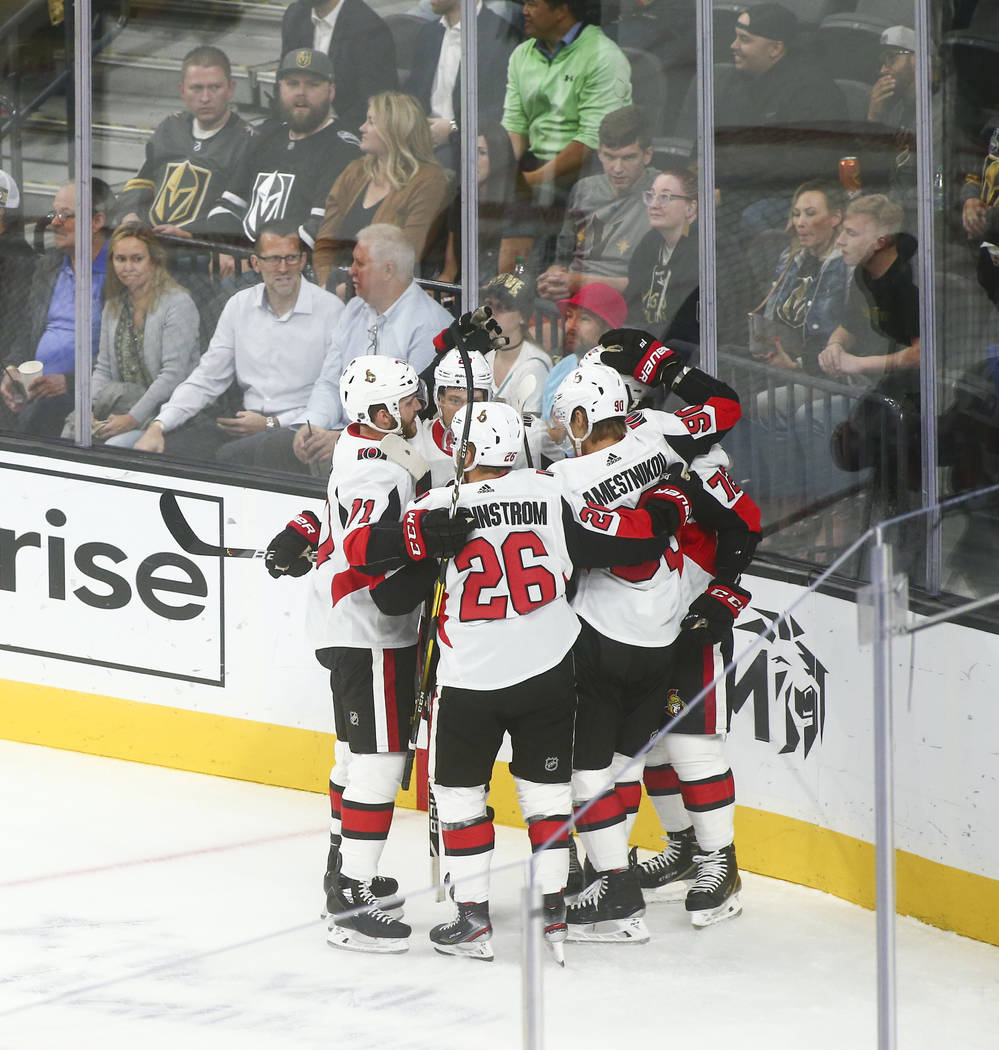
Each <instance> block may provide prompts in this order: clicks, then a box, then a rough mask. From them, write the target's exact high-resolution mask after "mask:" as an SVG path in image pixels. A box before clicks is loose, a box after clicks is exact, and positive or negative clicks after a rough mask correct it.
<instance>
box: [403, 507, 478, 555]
mask: <svg viewBox="0 0 999 1050" xmlns="http://www.w3.org/2000/svg"><path fill="white" fill-rule="evenodd" d="M474 527H475V518H474V517H473V515H472V512H471V511H470V510H467V509H466V508H465V507H459V508H458V509H457V511H456V512H455V515H454V517H453V518H452V517H449V516H448V512H447V511H446V510H445V509H444V508H443V507H438V508H436V509H435V510H408V511H406V513H405V514H404V515H403V516H402V542H403V545H404V547H405V549H406V554H407V556H408V557H409V559H410V561H423V559H424V558H453V557H454V556H455V555H456V554H457V553H458V552H459V551H460V550H462V548H463V547H464V546H465V541H466V539H467V538H468V534H469V533H470V532H471V531H472V529H473V528H474Z"/></svg>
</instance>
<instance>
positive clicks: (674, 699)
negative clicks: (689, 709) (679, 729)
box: [666, 689, 687, 718]
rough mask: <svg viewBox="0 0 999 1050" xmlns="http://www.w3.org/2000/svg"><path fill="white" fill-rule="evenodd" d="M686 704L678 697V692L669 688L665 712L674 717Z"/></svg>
mask: <svg viewBox="0 0 999 1050" xmlns="http://www.w3.org/2000/svg"><path fill="white" fill-rule="evenodd" d="M686 706H687V705H686V704H685V703H684V702H683V701H682V700H681V699H680V694H679V693H678V692H677V691H676V690H675V689H671V690H670V691H669V693H667V695H666V714H668V715H669V716H670V718H676V716H677V715H678V714H679V713H680V712H681V711H682V710H683V709H684V708H685V707H686Z"/></svg>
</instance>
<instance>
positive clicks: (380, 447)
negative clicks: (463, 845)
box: [266, 356, 469, 952]
mask: <svg viewBox="0 0 999 1050" xmlns="http://www.w3.org/2000/svg"><path fill="white" fill-rule="evenodd" d="M340 390H341V396H342V398H343V402H344V406H345V408H346V410H347V415H348V417H349V418H350V419H351V420H353V422H352V423H351V424H350V425H349V426H348V427H347V429H346V430H345V431H344V432H343V434H342V435H341V437H340V440H339V441H338V442H337V445H336V448H335V450H334V454H333V470H332V472H331V474H330V483H329V489H328V495H327V505H326V514H325V521H324V522H323V523H322V525H321V526H320V525H319V523H318V521H317V520H316V518H315V516H314V515H309V514H308V513H303V514H302V515H301V516H300V517H299V518H297V519H295V521H293V522H291V523H289V525H288V527H287V528H286V529H285V530H284V531H283V532H282V533H280V534H279V535H278V536H276V537H275V538H274V540H273V541H272V543H271V546H270V547H269V548H268V552H267V558H266V564H267V566H268V569H269V570H270V571H271V574H272V575H275V576H279V575H282V574H284V573H288V574H290V575H302V574H303V563H304V571H308V564H307V561H306V559H305V557H304V555H305V554H307V550H308V547H309V546H310V545H316V547H317V555H316V568H317V571H316V572H315V573H313V592H312V599H313V601H312V609H311V615H313V616H315V618H316V621H317V623H318V624H319V625H320V644H319V646H318V647H317V652H316V656H317V658H318V659H319V661H320V663H321V664H322V665H323V666H324V667H326V668H328V669H329V671H330V686H331V689H332V692H333V713H334V723H335V728H336V735H337V746H336V759H337V764H336V766H335V767H334V770H333V772H332V773H331V774H330V801H331V813H332V819H331V828H330V856H329V860H328V864H327V874H326V879H325V882H324V887H325V888H326V889H327V890H328V896H327V907H328V909H329V911H330V913H331V920H330V929H329V935H328V937H327V940H328V941H329V943H330V944H331V945H334V946H335V947H341V948H347V949H351V950H357V951H371V952H401V951H405V950H406V949H407V948H408V941H407V938H408V937H409V935H410V933H411V932H412V931H411V928H410V927H409V926H408V925H407V924H406V923H403V922H401V921H399V919H397V918H395V917H393V915H391V914H389V912H388V911H387V910H384V909H383V908H382V906H381V905H380V903H379V900H380V898H382V897H384V896H385V895H387V894H389V893H390V892H391V891H393V890H394V889H395V888H396V887H395V886H394V885H392V883H394V881H395V880H388V879H385V878H382V877H378V876H377V875H376V873H377V870H378V861H379V858H380V857H381V854H382V850H383V849H384V846H385V841H386V839H387V837H388V832H389V827H390V825H391V822H392V815H393V811H394V806H395V797H396V793H397V791H398V789H399V782H400V779H401V776H402V770H403V764H404V761H405V751H406V746H407V739H408V733H409V722H410V718H411V716H412V712H413V705H414V701H415V695H414V693H415V677H416V642H417V616H416V614H415V613H406V614H404V615H399V616H390V615H385V614H383V613H382V612H381V611H379V609H378V608H377V607H376V606H375V604H374V603H373V601H372V598H371V593H370V587H371V585H372V584H374V583H377V581H378V579H379V578H380V573H382V572H383V571H384V569H385V567H387V565H388V564H389V559H395V561H394V562H393V564H398V563H399V562H400V561H406V560H409V558H410V556H409V555H406V554H405V551H404V548H403V547H402V544H401V542H396V543H395V544H394V545H392V544H391V543H388V544H387V543H386V542H385V539H384V537H385V535H386V532H385V530H384V525H385V524H387V523H398V521H399V518H400V514H401V512H402V508H403V507H405V506H406V505H407V504H408V503H409V501H410V500H411V499H412V498H413V496H414V495H415V493H416V487H417V483H418V481H421V480H422V479H423V478H424V475H425V474H426V464H425V462H424V461H423V459H422V457H421V456H420V455H419V454H418V453H417V452H416V451H415V449H413V448H412V446H411V445H409V444H408V442H407V441H406V440H405V439H408V438H412V437H413V436H414V435H415V434H416V415H417V413H418V412H419V410H420V408H421V407H422V406H423V405H425V404H426V394H425V392H424V390H423V387H422V384H421V383H420V381H419V379H418V377H417V375H416V373H415V372H414V371H413V369H412V367H411V366H410V365H408V364H406V363H405V362H403V361H397V360H394V359H391V358H385V357H378V356H367V357H357V358H354V360H353V361H351V362H350V364H349V365H348V366H347V368H346V369H345V370H344V373H343V376H342V378H341V381H340ZM380 527H381V528H380ZM414 527H415V532H416V535H417V536H418V538H419V546H418V547H416V546H411V547H408V548H405V550H407V551H415V553H412V555H411V557H412V558H416V559H418V558H426V557H441V556H448V555H450V554H453V553H454V551H455V550H456V549H459V548H460V547H461V545H462V540H463V538H464V535H465V534H466V533H467V531H468V527H469V524H468V523H467V522H465V523H464V524H463V519H461V518H458V519H456V520H455V521H451V520H449V518H448V515H447V512H446V511H440V512H437V513H432V514H425V515H422V516H421V517H420V521H419V523H418V525H416V526H414ZM396 531H398V530H396ZM376 879H378V881H377V882H376V881H375V880H376ZM386 907H387V906H386ZM357 909H363V910H360V911H358V910H357Z"/></svg>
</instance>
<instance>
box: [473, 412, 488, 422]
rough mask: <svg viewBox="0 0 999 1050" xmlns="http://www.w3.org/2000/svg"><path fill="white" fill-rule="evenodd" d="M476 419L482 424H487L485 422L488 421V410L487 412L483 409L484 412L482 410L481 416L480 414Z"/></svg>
mask: <svg viewBox="0 0 999 1050" xmlns="http://www.w3.org/2000/svg"><path fill="white" fill-rule="evenodd" d="M475 418H476V419H477V420H478V421H479V422H480V423H485V421H486V418H487V416H486V410H485V409H483V410H482V411H481V412H480V413H479V414H478V415H477V416H476V417H475Z"/></svg>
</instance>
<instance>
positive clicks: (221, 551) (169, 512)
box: [160, 492, 264, 558]
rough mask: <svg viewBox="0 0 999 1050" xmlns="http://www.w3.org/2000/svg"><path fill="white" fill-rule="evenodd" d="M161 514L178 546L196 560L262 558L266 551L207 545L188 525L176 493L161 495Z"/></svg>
mask: <svg viewBox="0 0 999 1050" xmlns="http://www.w3.org/2000/svg"><path fill="white" fill-rule="evenodd" d="M160 514H161V515H162V517H163V524H164V525H166V527H167V531H168V532H169V533H170V535H171V536H172V537H173V538H174V540H175V541H176V542H177V546H179V547H180V549H181V550H182V551H184V552H185V553H187V554H193V555H194V556H195V557H196V558H197V557H203V558H218V557H222V558H256V557H261V558H262V557H263V556H264V551H259V550H255V549H251V548H248V547H220V546H219V545H218V544H214V543H206V542H205V541H204V540H202V539H200V538H199V537H198V536H196V535H195V533H194V529H192V528H191V526H190V525H189V524H188V521H187V518H185V517H184V512H183V511H182V510H181V509H180V506H179V504H178V503H177V494H176V493H175V492H163V493H161V494H160Z"/></svg>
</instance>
